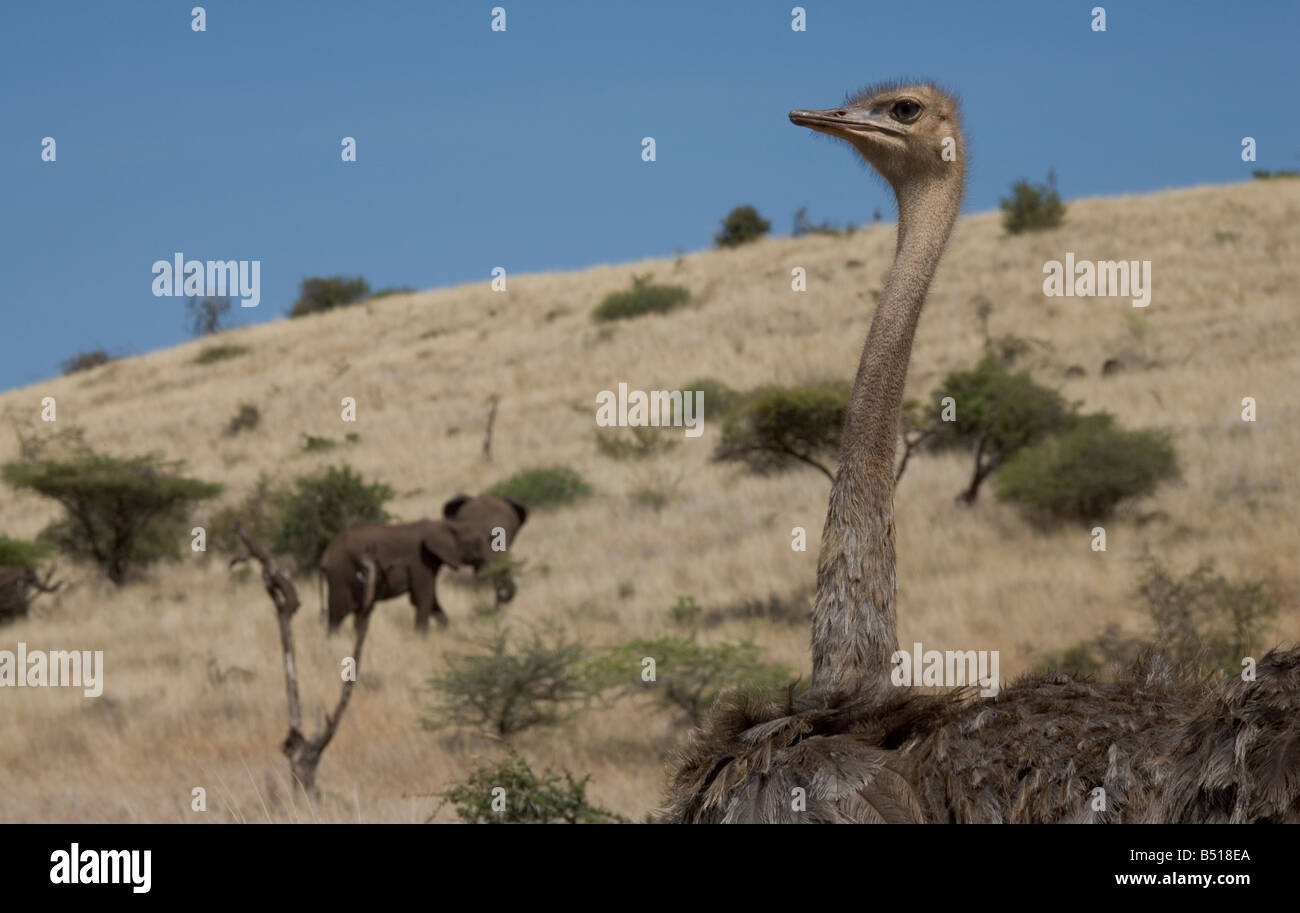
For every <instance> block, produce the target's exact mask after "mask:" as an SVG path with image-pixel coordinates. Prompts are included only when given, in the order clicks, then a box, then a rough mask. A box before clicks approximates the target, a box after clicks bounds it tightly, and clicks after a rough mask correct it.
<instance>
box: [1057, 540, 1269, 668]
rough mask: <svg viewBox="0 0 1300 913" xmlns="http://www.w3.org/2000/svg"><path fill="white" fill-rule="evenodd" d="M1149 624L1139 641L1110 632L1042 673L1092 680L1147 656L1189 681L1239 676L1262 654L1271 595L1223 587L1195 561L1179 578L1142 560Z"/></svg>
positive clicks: (1248, 585)
mask: <svg viewBox="0 0 1300 913" xmlns="http://www.w3.org/2000/svg"><path fill="white" fill-rule="evenodd" d="M1137 594H1138V597H1139V598H1140V599H1141V600H1142V602H1143V603H1144V605H1145V608H1146V611H1147V615H1148V617H1149V619H1150V622H1151V628H1150V630H1149V631H1148V632H1147V633H1146V634H1145V635H1143V636H1139V637H1125V636H1123V635H1121V634H1120V633H1119V629H1118V628H1117V627H1116V626H1114V625H1110V626H1108V627H1107V629H1106V630H1105V631H1104V632H1103V633H1102V634H1101V635H1100V636H1099V637H1096V638H1093V639H1092V640H1088V641H1084V642H1083V643H1081V644H1078V645H1076V646H1074V647H1071V648H1070V649H1068V650H1066V651H1065V652H1064V653H1063V654H1061V655H1060V656H1059V657H1052V658H1049V660H1048V661H1047V663H1046V664H1045V665H1046V667H1047V668H1051V669H1059V670H1061V671H1063V672H1066V673H1068V674H1070V675H1076V676H1081V675H1100V674H1101V673H1103V672H1105V671H1107V670H1108V669H1112V668H1127V667H1132V666H1133V665H1135V664H1137V663H1138V662H1140V660H1141V659H1142V658H1143V657H1144V656H1147V655H1150V654H1153V653H1154V654H1159V655H1161V656H1164V657H1165V658H1167V659H1168V660H1169V661H1170V662H1171V663H1172V664H1173V665H1174V667H1175V668H1178V669H1180V670H1182V671H1183V672H1185V673H1190V674H1192V675H1199V674H1207V673H1222V674H1224V675H1239V674H1240V673H1241V669H1242V665H1241V661H1242V659H1243V658H1245V657H1246V656H1249V655H1250V654H1251V651H1252V650H1257V649H1259V648H1261V647H1262V646H1263V644H1262V643H1261V640H1262V639H1263V636H1264V633H1265V629H1266V628H1267V626H1268V624H1269V623H1270V622H1271V621H1272V620H1273V618H1274V617H1275V616H1276V615H1277V600H1276V598H1275V596H1274V594H1273V591H1272V588H1271V587H1270V586H1269V585H1268V584H1267V583H1265V582H1264V581H1262V580H1243V581H1231V580H1228V579H1227V578H1226V577H1224V576H1223V575H1222V574H1220V573H1218V572H1217V571H1215V569H1214V562H1213V561H1209V560H1207V561H1202V562H1201V563H1200V564H1199V565H1197V567H1196V569H1195V570H1193V571H1192V572H1191V573H1189V574H1186V575H1185V576H1183V577H1177V576H1175V575H1174V574H1172V573H1171V572H1170V571H1169V570H1168V569H1167V568H1165V567H1164V566H1163V565H1162V564H1160V563H1159V562H1158V561H1156V560H1155V559H1154V558H1152V557H1151V556H1150V555H1146V556H1144V558H1143V569H1142V573H1141V577H1140V579H1139V582H1138V587H1137Z"/></svg>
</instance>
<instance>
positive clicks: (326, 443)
mask: <svg viewBox="0 0 1300 913" xmlns="http://www.w3.org/2000/svg"><path fill="white" fill-rule="evenodd" d="M338 445H339V443H338V441H336V440H333V439H332V438H327V437H316V436H315V435H314V434H306V433H304V434H303V436H302V452H303V453H321V452H323V451H326V450H333V449H334V448H335V447H337V446H338Z"/></svg>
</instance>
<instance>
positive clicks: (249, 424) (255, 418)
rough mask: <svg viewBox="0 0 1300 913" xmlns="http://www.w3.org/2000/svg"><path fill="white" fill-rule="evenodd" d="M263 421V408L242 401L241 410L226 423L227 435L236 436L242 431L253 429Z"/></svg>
mask: <svg viewBox="0 0 1300 913" xmlns="http://www.w3.org/2000/svg"><path fill="white" fill-rule="evenodd" d="M261 421H262V410H260V409H258V408H257V406H255V405H253V404H252V403H240V404H239V411H238V412H236V413H235V414H234V416H233V417H231V419H230V421H229V422H227V423H226V437H234V436H235V435H237V434H239V433H240V432H241V431H252V430H253V429H254V428H256V427H257V426H258V424H260V423H261Z"/></svg>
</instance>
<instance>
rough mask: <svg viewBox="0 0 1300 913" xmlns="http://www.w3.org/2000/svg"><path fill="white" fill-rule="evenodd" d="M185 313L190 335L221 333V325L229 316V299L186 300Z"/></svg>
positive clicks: (194, 298) (223, 297) (224, 297)
mask: <svg viewBox="0 0 1300 913" xmlns="http://www.w3.org/2000/svg"><path fill="white" fill-rule="evenodd" d="M185 311H186V314H187V316H188V320H189V330H190V335H192V336H211V335H212V334H214V333H219V332H221V330H222V324H223V323H225V321H226V318H227V317H229V316H230V298H229V296H222V297H213V298H202V299H200V298H197V297H192V298H187V299H186V300H185ZM200 364H203V362H200Z"/></svg>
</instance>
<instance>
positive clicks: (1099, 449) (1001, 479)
mask: <svg viewBox="0 0 1300 913" xmlns="http://www.w3.org/2000/svg"><path fill="white" fill-rule="evenodd" d="M1177 475H1178V461H1177V458H1176V457H1175V455H1174V448H1173V444H1172V443H1171V442H1170V437H1169V434H1168V433H1167V432H1164V431H1158V430H1153V429H1144V430H1140V431H1125V430H1123V429H1121V428H1117V427H1116V426H1115V420H1114V417H1113V416H1111V415H1109V414H1107V413H1104V412H1102V413H1097V414H1095V415H1088V416H1083V417H1081V418H1079V419H1078V420H1077V421H1076V422H1075V423H1074V426H1073V427H1072V428H1070V429H1069V430H1068V431H1065V432H1064V433H1062V434H1061V435H1059V436H1057V437H1053V438H1049V439H1047V440H1044V441H1041V442H1040V443H1038V444H1035V445H1034V446H1032V447H1029V448H1026V449H1025V450H1023V451H1021V452H1020V453H1018V454H1017V455H1016V456H1015V457H1013V458H1012V459H1011V460H1010V461H1008V462H1007V464H1006V465H1005V466H1004V467H1003V468H1002V471H1001V472H1000V473H998V478H997V492H998V497H999V498H1000V499H1002V500H1005V501H1012V502H1014V503H1016V504H1018V505H1020V506H1021V507H1023V508H1025V510H1026V511H1028V512H1029V513H1031V514H1033V515H1036V516H1040V517H1044V518H1050V519H1056V520H1074V521H1078V522H1080V523H1085V524H1086V523H1094V522H1097V521H1102V520H1106V519H1107V518H1109V517H1110V515H1111V513H1112V512H1113V511H1114V509H1115V506H1116V505H1118V504H1119V503H1120V502H1121V501H1123V500H1125V499H1127V498H1138V497H1142V496H1144V495H1148V494H1151V492H1153V491H1154V490H1155V488H1156V486H1157V485H1158V484H1159V483H1160V482H1161V481H1162V480H1164V479H1169V478H1175V477H1177Z"/></svg>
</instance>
